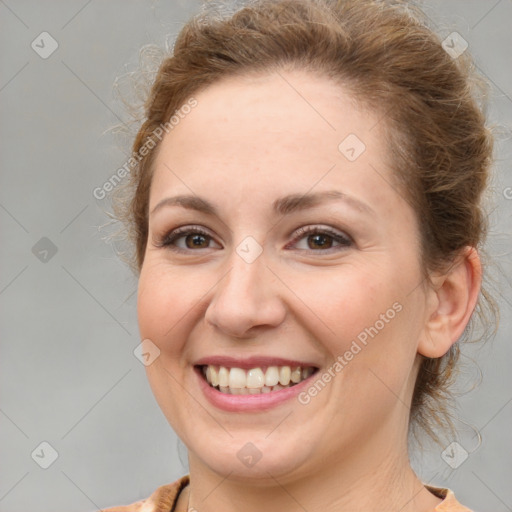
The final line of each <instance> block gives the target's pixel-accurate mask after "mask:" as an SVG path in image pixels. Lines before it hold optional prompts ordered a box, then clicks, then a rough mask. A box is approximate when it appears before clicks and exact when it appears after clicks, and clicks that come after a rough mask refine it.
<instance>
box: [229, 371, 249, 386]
mask: <svg viewBox="0 0 512 512" xmlns="http://www.w3.org/2000/svg"><path fill="white" fill-rule="evenodd" d="M245 383H246V378H245V370H242V368H231V370H229V387H230V388H245Z"/></svg>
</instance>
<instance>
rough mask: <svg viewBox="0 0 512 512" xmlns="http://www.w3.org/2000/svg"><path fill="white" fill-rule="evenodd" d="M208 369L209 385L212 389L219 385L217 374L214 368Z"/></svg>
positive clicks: (209, 367)
mask: <svg viewBox="0 0 512 512" xmlns="http://www.w3.org/2000/svg"><path fill="white" fill-rule="evenodd" d="M208 369H209V370H210V379H211V381H210V382H211V384H212V386H213V387H215V386H218V385H219V373H218V372H217V369H216V368H215V366H208Z"/></svg>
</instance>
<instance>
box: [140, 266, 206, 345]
mask: <svg viewBox="0 0 512 512" xmlns="http://www.w3.org/2000/svg"><path fill="white" fill-rule="evenodd" d="M196 289H197V288H196V287H195V286H194V283H193V282H191V280H190V279H188V278H187V277H186V276H184V273H183V270H182V269H180V268H178V269H169V268H168V267H167V268H164V266H162V265H151V264H150V263H149V264H148V265H147V266H146V267H144V268H143V269H142V271H141V274H140V278H139V287H138V296H137V316H138V323H139V330H140V335H141V337H142V339H145V338H149V339H151V340H152V341H153V342H154V343H156V344H157V345H158V346H159V348H160V350H176V349H177V348H178V347H177V346H176V345H175V344H172V343H170V340H173V339H174V340H176V339H177V337H176V332H177V331H179V327H180V324H181V323H182V322H180V321H181V320H182V319H183V318H184V317H186V316H187V314H190V313H191V312H192V311H193V309H194V307H196V306H197V304H198V299H199V298H200V295H198V292H197V291H195V290H196Z"/></svg>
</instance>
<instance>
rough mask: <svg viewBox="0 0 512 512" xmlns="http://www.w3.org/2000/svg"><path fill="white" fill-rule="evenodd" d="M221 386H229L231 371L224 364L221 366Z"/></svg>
mask: <svg viewBox="0 0 512 512" xmlns="http://www.w3.org/2000/svg"><path fill="white" fill-rule="evenodd" d="M219 386H221V387H224V388H227V387H228V386H229V371H228V369H227V368H225V367H224V366H221V367H220V368H219Z"/></svg>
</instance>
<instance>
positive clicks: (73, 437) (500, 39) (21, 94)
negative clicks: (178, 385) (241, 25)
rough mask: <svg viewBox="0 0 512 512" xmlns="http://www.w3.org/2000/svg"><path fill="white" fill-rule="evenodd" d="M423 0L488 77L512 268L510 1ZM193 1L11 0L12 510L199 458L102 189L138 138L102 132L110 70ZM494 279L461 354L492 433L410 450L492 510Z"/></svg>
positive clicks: (502, 346) (6, 86) (501, 430)
mask: <svg viewBox="0 0 512 512" xmlns="http://www.w3.org/2000/svg"><path fill="white" fill-rule="evenodd" d="M424 5H425V9H426V11H427V13H428V15H429V16H430V17H431V18H432V20H433V21H434V23H436V26H437V27H438V32H439V33H440V34H441V36H443V37H446V36H447V35H448V34H450V33H451V32H452V31H454V30H456V31H457V32H459V33H460V34H461V35H462V36H463V37H464V38H465V39H466V40H467V41H468V42H469V49H470V51H471V52H472V53H473V55H474V56H475V57H476V60H477V64H478V66H479V68H480V69H481V71H482V72H483V73H485V74H486V76H487V77H488V78H489V80H490V81H491V82H492V105H491V109H490V112H489V118H490V121H491V122H492V123H494V124H496V125H497V126H498V127H499V137H498V141H497V152H496V156H497V161H496V178H495V182H494V204H495V209H494V210H493V212H492V214H491V219H492V234H491V237H490V243H489V247H490V250H491V252H492V253H493V254H494V256H495V260H496V261H497V262H498V263H499V264H500V265H501V269H502V272H505V274H506V275H511V274H512V273H511V270H512V264H511V256H510V254H511V248H512V243H511V239H510V236H509V235H510V233H511V231H512V229H511V228H512V199H507V197H506V195H507V194H506V193H504V191H505V190H506V189H507V187H512V174H511V171H510V169H511V163H512V144H511V138H510V126H511V120H512V81H511V79H512V59H511V50H512V30H511V29H512V27H511V21H510V20H512V1H510V0H500V1H496V0H492V1H484V0H472V1H467V0H466V1H463V0H457V1H455V0H450V1H444V2H443V1H441V0H437V1H434V0H429V1H427V2H425V4H424ZM199 8H200V3H199V0H198V1H197V2H193V1H191V2H186V1H166V2H160V1H154V2H152V1H135V0H129V1H127V0H123V1H121V0H108V1H105V0H104V1H100V0H89V1H85V0H73V1H69V0H68V1H63V0H60V1H57V0H52V1H47V2H40V1H35V0H32V1H29V0H18V1H15V0H5V1H2V0H0V26H1V30H0V48H1V50H0V55H1V62H0V119H1V123H0V146H1V147H0V162H1V169H2V172H1V186H0V223H1V233H2V237H3V241H2V244H1V246H0V251H1V257H2V265H1V268H0V308H1V309H0V311H1V340H0V341H1V351H2V353H1V357H0V379H1V381H0V393H1V394H0V432H1V436H0V443H1V445H0V446H1V455H0V457H1V459H0V460H1V461H2V464H1V468H0V512H7V511H8V512H21V511H27V510H31V511H33V512H46V511H48V512H49V511H52V512H59V511H66V512H87V511H92V510H96V509H98V508H101V507H107V506H112V505H116V504H121V503H129V502H132V501H135V500H138V499H141V498H143V497H147V496H149V494H150V493H151V492H152V491H153V490H154V489H155V488H156V487H157V486H159V485H162V484H165V483H169V482H172V481H174V480H175V479H176V478H178V477H180V476H181V475H183V474H185V473H186V472H187V468H186V461H185V459H184V457H183V454H182V456H181V457H180V455H179V452H180V451H179V450H178V444H177V439H176V436H175V434H174V433H173V432H172V430H171V429H170V427H169V426H168V423H167V421H166V419H165V418H164V416H163V414H162V413H161V412H160V410H159V408H158V406H157V404H156V402H155V400H154V398H153V395H152V393H151V390H150V388H149V385H148V383H147V380H146V376H145V371H144V367H143V365H142V364H141V363H140V362H139V361H138V360H137V359H136V358H135V357H134V354H133V350H134V349H135V348H136V346H137V345H138V343H139V338H138V329H137V323H136V310H135V306H136V304H135V290H136V279H135V278H134V277H133V276H132V275H131V273H130V271H129V270H128V269H127V268H126V267H125V266H124V264H123V263H122V262H120V261H119V259H118V258H117V257H116V255H115V253H114V250H113V248H112V246H111V245H109V244H108V243H106V242H105V241H104V240H103V239H102V236H103V233H102V232H101V231H100V230H99V229H98V227H99V226H101V225H103V224H105V223H106V222H107V221H108V219H107V218H106V216H105V213H104V210H106V209H108V203H107V202H106V201H99V200H97V199H95V198H94V197H93V194H92V191H93V190H94V188H96V187H98V186H101V185H102V184H103V183H104V181H105V180H106V179H108V178H109V177H110V176H111V175H112V174H113V173H114V172H115V170H116V169H117V168H118V167H119V166H121V165H122V164H123V163H124V161H125V159H126V154H127V152H128V150H129V147H128V146H127V145H126V144H125V145H122V144H120V141H119V139H118V138H116V137H115V136H113V135H112V134H111V133H110V132H108V131H107V130H109V129H110V128H111V127H112V126H114V125H116V124H119V123H120V121H121V120H125V119H128V117H127V114H126V112H125V111H124V110H123V107H122V105H121V104H120V103H119V101H118V100H116V99H115V97H114V95H113V83H114V80H115V79H116V77H118V76H120V75H122V74H123V73H125V72H126V71H127V70H130V69H135V65H136V63H137V58H138V51H139V49H140V47H141V46H142V45H144V44H146V43H157V44H159V45H161V46H164V44H165V41H166V38H167V37H168V38H169V39H170V40H171V44H172V40H173V38H174V36H175V35H176V34H177V33H178V31H179V29H180V27H181V25H182V23H183V22H184V21H185V20H186V19H187V18H188V17H189V15H190V14H192V13H194V12H197V11H198V10H199ZM43 31H47V32H49V33H50V34H51V36H52V37H53V38H54V39H55V40H56V41H57V42H58V44H59V47H58V49H57V50H56V51H55V52H54V53H53V54H52V55H51V56H50V57H48V58H47V59H43V58H41V57H40V56H39V54H38V53H36V51H34V50H33V49H32V48H31V43H32V41H33V40H35V39H36V38H37V36H39V34H40V33H41V32H43ZM46 48H48V46H46ZM511 195H512V194H511ZM511 195H509V196H508V197H511ZM43 237H46V238H47V239H49V240H51V243H52V244H53V246H55V248H56V249H57V252H56V253H55V254H52V251H51V247H50V245H49V242H48V241H47V240H43V241H40V240H41V238H43ZM36 244H37V245H36ZM34 246H35V247H36V248H35V249H33V248H34ZM44 250H48V251H49V252H48V253H47V254H46V253H44ZM34 253H35V254H34ZM41 258H42V259H43V261H42V260H41ZM45 259H46V261H44V260H45ZM499 280H500V281H501V283H502V287H501V294H502V295H501V297H500V298H499V299H498V300H499V303H500V306H501V310H502V320H501V325H500V328H499V331H498V334H497V337H496V339H495V340H494V342H492V343H488V344H487V345H485V346H484V347H483V348H481V349H476V348H474V347H470V348H468V349H466V350H465V353H466V354H467V357H466V358H465V359H466V360H467V362H468V369H467V373H466V377H465V379H466V380H468V381H471V379H472V378H473V377H474V376H475V375H476V371H477V370H476V367H475V366H474V364H473V363H471V360H470V359H469V358H470V357H471V358H472V359H474V360H477V361H478V364H479V366H480V368H481V370H482V372H483V376H484V378H483V383H482V384H481V385H480V386H479V387H478V388H477V389H476V390H475V391H473V392H471V393H469V394H466V395H464V396H463V397H462V398H461V399H460V404H461V407H460V414H459V417H460V418H461V420H463V421H464V422H466V423H468V424H470V425H473V426H475V427H477V428H479V429H480V431H481V433H482V436H483V441H482V444H481V445H480V446H479V447H478V443H477V439H476V437H474V435H473V432H472V431H470V430H468V427H467V426H466V425H465V424H464V423H462V422H461V423H460V424H458V425H457V426H458V427H460V429H461V434H460V438H459V442H460V444H461V446H464V447H465V449H466V450H467V451H468V452H469V453H470V454H469V457H468V459H467V460H466V461H464V463H462V464H461V465H460V466H459V467H458V468H456V469H452V468H451V467H450V466H449V465H447V464H446V463H445V462H444V460H443V459H442V458H441V452H442V449H441V448H439V447H430V448H428V449H427V450H426V452H425V453H424V455H423V456H422V458H420V457H419V455H416V456H415V458H414V464H415V466H416V467H417V468H418V471H419V474H420V476H421V477H422V478H423V479H424V481H426V482H431V483H432V484H436V485H441V486H447V487H450V488H452V489H454V490H455V491H456V495H457V497H458V498H459V500H460V501H462V502H463V503H465V504H467V505H468V506H471V507H472V508H474V509H475V510H477V511H481V512H485V511H491V510H492V511H494V512H505V511H510V510H512V488H511V486H510V482H511V481H512V480H511V477H512V467H511V458H512V457H511V455H512V428H511V425H512V422H511V420H512V386H511V383H512V378H511V372H509V371H508V370H509V365H510V361H511V357H510V356H511V352H512V346H511V344H510V342H509V341H510V334H509V333H510V332H511V330H512V329H511V327H512V326H511V318H512V315H511V303H512V300H511V299H512V297H511V292H510V286H509V284H508V283H507V281H506V279H505V278H504V277H503V276H502V277H499ZM43 441H46V442H48V443H50V445H51V446H52V447H53V449H55V450H56V452H57V453H58V458H57V459H56V460H55V462H54V463H53V464H51V465H50V467H49V468H48V469H43V468H41V467H40V466H39V465H38V463H36V460H37V461H38V462H39V463H44V462H45V460H44V459H45V458H46V461H47V462H48V461H49V460H50V459H49V457H50V456H51V452H50V450H49V449H47V448H46V449H45V448H44V447H43V452H41V448H38V447H39V445H40V443H41V442H43ZM36 449H37V450H36ZM34 450H35V452H34ZM32 453H34V455H33V456H32V455H31V454H32ZM43 453H44V456H43V455H42V454H43ZM37 454H39V457H38V456H37Z"/></svg>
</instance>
